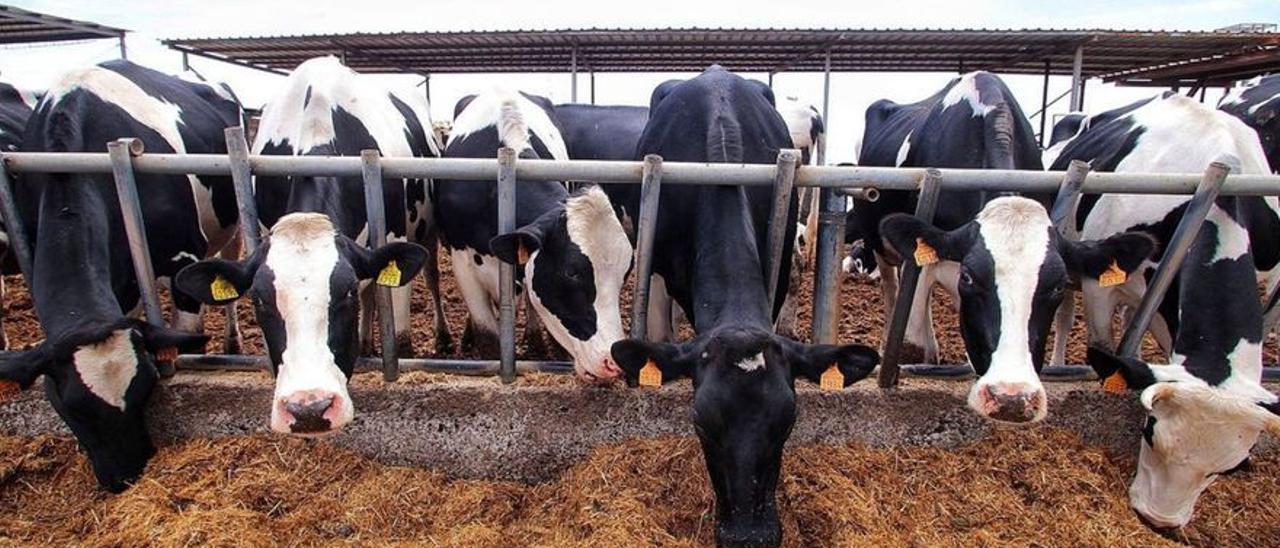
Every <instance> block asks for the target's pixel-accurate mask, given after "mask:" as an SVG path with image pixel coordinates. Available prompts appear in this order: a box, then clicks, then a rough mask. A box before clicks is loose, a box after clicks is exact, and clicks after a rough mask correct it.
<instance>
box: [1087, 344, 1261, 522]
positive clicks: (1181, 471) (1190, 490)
mask: <svg viewBox="0 0 1280 548" xmlns="http://www.w3.org/2000/svg"><path fill="white" fill-rule="evenodd" d="M1089 365H1091V366H1093V368H1094V370H1095V371H1097V373H1098V376H1099V377H1100V378H1103V379H1110V378H1112V377H1113V376H1116V375H1118V376H1119V378H1122V379H1123V380H1124V381H1125V382H1124V384H1125V386H1127V387H1128V388H1129V389H1132V390H1138V391H1141V394H1142V396H1141V401H1142V406H1143V407H1145V408H1146V410H1147V422H1146V424H1145V426H1144V427H1143V429H1142V445H1141V449H1139V452H1138V471H1137V473H1136V474H1135V475H1134V478H1133V483H1132V484H1131V485H1130V486H1129V504H1130V505H1131V506H1132V507H1133V509H1134V511H1136V512H1137V513H1138V515H1140V516H1142V518H1143V519H1144V520H1145V521H1146V522H1147V523H1148V524H1149V525H1151V526H1153V527H1156V528H1162V529H1163V528H1173V527H1182V526H1184V525H1186V524H1187V523H1188V522H1190V521H1191V515H1192V513H1193V512H1194V510H1195V504H1196V499H1198V498H1199V497H1200V493H1203V492H1204V490H1205V489H1207V488H1208V487H1209V485H1210V484H1212V483H1213V482H1214V480H1216V479H1217V478H1218V476H1220V475H1223V474H1227V473H1230V472H1234V471H1235V470H1236V469H1238V468H1239V467H1241V466H1243V465H1244V464H1245V463H1246V460H1247V459H1248V458H1249V450H1250V449H1252V448H1253V445H1254V443H1256V442H1257V440H1258V436H1259V435H1260V434H1261V433H1262V432H1264V431H1266V432H1271V433H1272V434H1277V435H1280V415H1277V413H1280V403H1277V402H1278V401H1280V398H1277V397H1276V396H1275V395H1274V394H1271V393H1269V392H1267V391H1266V389H1264V388H1263V387H1262V386H1261V385H1260V384H1258V383H1256V382H1252V381H1244V380H1243V379H1239V378H1235V377H1233V378H1231V379H1229V381H1228V382H1230V383H1232V390H1231V391H1227V390H1224V389H1222V388H1219V387H1211V386H1209V385H1207V384H1206V383H1205V382H1204V381H1202V380H1200V379H1198V378H1196V377H1195V376H1193V375H1191V374H1189V373H1188V372H1187V370H1186V368H1185V367H1184V366H1183V365H1151V364H1147V363H1145V362H1142V361H1140V360H1136V359H1133V358H1126V357H1121V356H1116V355H1114V354H1111V353H1110V352H1108V351H1106V350H1102V349H1100V348H1096V347H1092V348H1090V349H1089ZM1225 384H1226V383H1224V385H1225Z"/></svg>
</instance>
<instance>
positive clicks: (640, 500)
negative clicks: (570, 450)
mask: <svg viewBox="0 0 1280 548" xmlns="http://www.w3.org/2000/svg"><path fill="white" fill-rule="evenodd" d="M784 466H785V468H784V473H783V482H782V483H783V485H782V486H781V489H780V497H779V502H780V505H781V511H782V515H783V527H784V530H785V535H786V543H787V545H789V546H815V545H842V546H882V545H927V546H958V545H974V544H978V545H1000V544H1015V545H1089V546H1099V545H1107V546H1138V545H1142V546H1149V545H1153V544H1157V545H1158V544H1167V543H1168V541H1167V540H1165V539H1162V538H1160V537H1158V536H1156V535H1154V534H1152V533H1151V532H1149V531H1147V530H1146V529H1144V528H1143V526H1142V525H1141V524H1140V523H1139V522H1138V521H1137V520H1136V519H1135V518H1134V517H1133V514H1132V513H1131V512H1130V511H1129V509H1128V506H1127V503H1126V499H1125V489H1126V485H1127V481H1128V474H1129V472H1128V471H1129V470H1131V467H1132V459H1131V458H1128V457H1126V458H1123V459H1121V460H1120V461H1113V460H1112V459H1110V458H1109V457H1108V456H1107V455H1106V454H1105V453H1104V452H1103V451H1102V450H1100V449H1097V448H1093V447H1088V446H1085V445H1083V444H1081V443H1080V441H1079V440H1078V438H1076V437H1074V436H1073V435H1071V434H1068V433H1065V432H1061V431H1050V430H1036V429H1030V430H1010V431H1002V432H998V433H996V434H995V435H994V436H993V437H992V438H989V439H988V440H986V441H985V442H984V443H982V444H975V445H970V446H965V447H961V448H957V449H953V450H947V449H938V448H919V447H915V448H895V449H868V448H864V447H859V446H847V447H806V448H799V449H796V450H793V451H790V452H789V453H788V455H787V459H786V463H785V465H784ZM1277 470H1280V458H1278V457H1277V456H1268V457H1265V458H1261V459H1257V462H1256V463H1255V466H1254V470H1253V471H1251V472H1248V473H1245V474H1243V475H1238V476H1235V477H1231V478H1227V479H1224V480H1221V481H1219V482H1218V483H1217V484H1215V485H1214V486H1213V487H1212V488H1211V489H1210V492H1209V494H1208V495H1207V496H1206V497H1205V498H1204V499H1202V501H1201V504H1200V507H1199V511H1198V512H1197V519H1196V521H1195V522H1194V524H1193V526H1192V527H1190V528H1188V529H1187V530H1186V531H1185V532H1184V535H1185V538H1184V539H1183V540H1185V541H1190V542H1193V543H1195V544H1202V545H1216V546H1226V545H1275V544H1276V542H1277V541H1278V540H1280V507H1278V506H1277V505H1276V504H1275V499H1274V493H1276V492H1278V491H1277V487H1280V479H1278V478H1280V474H1277V473H1276V472H1277ZM713 512H714V500H713V497H712V496H711V494H710V487H709V485H708V483H707V480H706V479H705V477H704V473H703V471H702V463H701V454H700V451H699V449H698V447H697V444H696V442H694V441H693V440H691V439H671V438H668V439H655V440H633V441H630V442H626V443H623V444H620V445H613V446H607V447H601V448H599V449H597V450H595V451H594V452H593V453H592V454H591V455H590V456H589V457H588V458H587V459H586V460H584V461H583V462H581V463H579V464H578V465H576V466H575V467H573V468H572V469H570V470H568V471H567V472H566V473H565V474H564V475H563V476H562V477H560V478H559V479H558V480H556V481H554V482H550V483H546V484H541V485H534V486H528V485H524V484H520V483H514V482H499V481H468V480H450V479H447V478H446V477H445V476H443V475H442V474H439V473H436V472H432V471H427V470H422V469H415V468H405V467H394V466H384V465H380V464H377V463H375V462H372V461H370V460H367V459H365V458H363V457H360V456H358V455H356V454H354V453H351V452H349V451H346V450H342V449H338V448H335V447H333V446H330V445H328V444H326V443H323V442H309V441H305V440H297V439H286V438H277V437H256V436H255V437H243V438H229V439H221V440H214V441H197V442H191V443H186V444H183V445H179V446H175V447H169V448H165V449H163V450H161V451H160V454H159V455H157V457H156V458H155V459H154V460H153V461H152V463H151V466H150V467H149V468H148V472H147V476H146V477H145V479H144V480H142V482H140V484H139V485H137V486H135V487H134V488H133V489H131V490H129V491H127V492H126V493H125V494H123V495H119V496H109V495H105V494H102V493H101V492H99V491H97V489H96V488H94V487H93V477H92V474H91V472H90V470H89V467H88V464H87V462H86V461H85V460H84V459H83V457H81V456H79V455H78V454H77V452H76V449H75V446H74V443H73V442H72V441H70V440H66V439H58V438H51V437H41V438H34V439H33V438H13V437H0V543H3V541H4V539H8V540H11V541H16V542H17V543H20V544H36V543H39V544H55V545H67V544H79V545H85V544H91V545H139V544H155V545H205V544H207V545H215V546H216V545H261V544H271V543H289V544H322V543H324V544H327V543H333V542H338V541H341V542H353V543H361V544H375V545H388V544H398V543H413V544H432V545H435V544H442V545H459V546H510V545H541V546H564V545H593V546H635V545H660V546H694V545H708V544H710V543H712V542H713V538H714V536H713V535H714V518H713V515H714V514H713Z"/></svg>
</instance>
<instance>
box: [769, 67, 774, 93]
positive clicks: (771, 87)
mask: <svg viewBox="0 0 1280 548" xmlns="http://www.w3.org/2000/svg"><path fill="white" fill-rule="evenodd" d="M769 89H773V71H769Z"/></svg>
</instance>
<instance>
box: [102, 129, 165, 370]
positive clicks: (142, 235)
mask: <svg viewBox="0 0 1280 548" xmlns="http://www.w3.org/2000/svg"><path fill="white" fill-rule="evenodd" d="M142 152H143V143H142V141H140V140H138V139H118V140H115V141H112V142H110V143H107V153H108V154H109V155H110V156H111V174H112V175H113V176H114V178H115V182H116V196H117V197H118V199H119V200H120V217H121V220H123V221H124V232H125V236H126V237H127V238H128V239H129V257H130V259H132V260H133V274H134V276H135V277H137V279H138V294H139V296H140V297H141V298H142V309H143V311H144V312H145V313H146V315H147V323H149V324H151V325H156V326H164V316H163V315H162V314H161V312H160V296H159V294H157V293H156V274H155V269H153V268H152V266H151V265H152V263H151V249H150V248H149V247H148V246H147V228H146V225H145V223H144V222H143V219H142V204H141V202H140V201H139V200H138V183H137V180H136V179H135V178H134V176H133V157H134V156H138V155H141V154H142ZM157 368H158V369H159V370H160V374H161V375H162V376H172V375H173V364H172V363H166V362H159V363H157Z"/></svg>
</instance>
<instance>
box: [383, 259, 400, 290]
mask: <svg viewBox="0 0 1280 548" xmlns="http://www.w3.org/2000/svg"><path fill="white" fill-rule="evenodd" d="M378 285H380V286H383V287H400V266H399V265H397V264H396V261H395V260H394V259H393V260H391V261H390V262H388V263H387V266H384V267H382V272H379V273H378Z"/></svg>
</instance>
